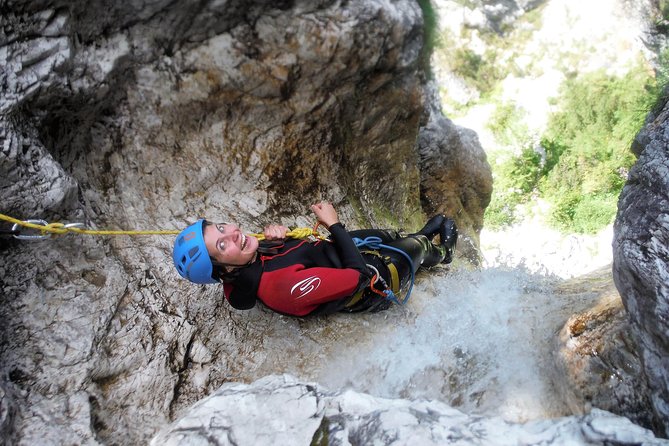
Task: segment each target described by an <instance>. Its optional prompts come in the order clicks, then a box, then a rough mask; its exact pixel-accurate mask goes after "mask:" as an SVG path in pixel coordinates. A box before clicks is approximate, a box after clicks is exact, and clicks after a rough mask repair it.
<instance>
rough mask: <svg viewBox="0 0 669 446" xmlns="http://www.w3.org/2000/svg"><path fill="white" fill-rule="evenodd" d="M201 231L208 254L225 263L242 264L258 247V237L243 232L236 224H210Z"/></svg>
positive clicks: (248, 259) (249, 258)
mask: <svg viewBox="0 0 669 446" xmlns="http://www.w3.org/2000/svg"><path fill="white" fill-rule="evenodd" d="M203 232H204V234H203V235H204V244H205V245H206V246H207V251H208V252H209V256H210V257H211V258H213V259H215V260H216V261H217V262H219V263H223V264H225V265H231V266H244V265H246V264H247V263H249V262H250V261H251V260H253V258H254V256H255V253H256V250H257V249H258V239H256V238H255V237H252V236H250V235H245V234H243V233H242V231H241V230H240V229H239V227H238V226H237V225H233V224H230V223H218V224H210V225H206V226H205V227H204V231H203Z"/></svg>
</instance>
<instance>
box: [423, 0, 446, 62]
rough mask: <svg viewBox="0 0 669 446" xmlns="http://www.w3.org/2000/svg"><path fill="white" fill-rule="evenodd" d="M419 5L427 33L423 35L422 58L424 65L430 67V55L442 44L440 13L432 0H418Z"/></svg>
mask: <svg viewBox="0 0 669 446" xmlns="http://www.w3.org/2000/svg"><path fill="white" fill-rule="evenodd" d="M418 5H419V6H420V9H421V10H422V11H423V21H424V27H423V29H424V30H425V31H424V32H425V34H424V37H423V50H422V56H421V57H422V59H423V62H424V66H425V67H426V68H428V69H429V68H430V56H431V55H432V52H433V51H434V49H435V48H437V47H439V46H440V42H441V37H440V35H439V14H438V13H437V11H435V9H434V5H432V2H431V0H418Z"/></svg>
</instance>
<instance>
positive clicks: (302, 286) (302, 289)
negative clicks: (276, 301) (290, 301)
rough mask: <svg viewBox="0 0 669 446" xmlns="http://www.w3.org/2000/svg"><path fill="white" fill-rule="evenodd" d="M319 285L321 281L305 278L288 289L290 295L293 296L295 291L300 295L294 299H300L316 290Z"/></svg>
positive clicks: (315, 278) (313, 277)
mask: <svg viewBox="0 0 669 446" xmlns="http://www.w3.org/2000/svg"><path fill="white" fill-rule="evenodd" d="M320 285H321V279H320V278H319V277H317V276H311V277H307V278H306V279H304V280H300V281H299V282H297V283H296V284H295V285H293V287H292V288H291V289H290V295H291V296H292V295H293V292H294V291H295V290H297V291H298V292H299V293H300V295H299V296H297V297H296V298H295V299H301V298H303V297H304V296H306V295H307V294H309V293H311V292H312V291H313V290H315V289H317V288H318V287H319V286H320Z"/></svg>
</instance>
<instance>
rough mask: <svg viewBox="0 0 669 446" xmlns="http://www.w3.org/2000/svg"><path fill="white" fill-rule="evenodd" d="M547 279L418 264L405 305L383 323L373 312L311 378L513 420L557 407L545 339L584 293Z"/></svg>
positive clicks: (556, 411) (549, 413)
mask: <svg viewBox="0 0 669 446" xmlns="http://www.w3.org/2000/svg"><path fill="white" fill-rule="evenodd" d="M553 285H554V279H552V278H550V277H548V276H542V275H538V274H534V273H530V272H529V271H527V270H523V269H506V268H501V267H500V268H488V269H484V270H482V271H470V272H458V273H441V274H440V273H437V274H425V275H423V276H422V277H421V278H420V280H419V281H418V283H417V284H416V286H415V288H414V293H413V296H412V298H411V301H410V304H409V305H408V306H407V307H406V308H404V309H400V308H396V309H394V310H391V311H390V314H388V315H386V316H385V318H386V319H387V320H388V323H386V324H383V323H381V321H380V320H378V319H377V320H376V322H377V323H375V324H374V325H375V327H376V328H375V330H366V332H365V339H364V340H360V341H359V342H357V343H342V344H340V345H338V346H336V347H335V348H333V349H332V350H331V351H330V352H329V353H328V354H327V357H326V358H324V363H323V366H322V367H321V369H320V372H319V373H318V376H317V378H316V379H317V381H319V382H320V383H322V384H324V385H326V386H328V387H330V388H333V389H335V388H336V389H341V388H346V387H351V388H353V389H355V390H358V391H362V392H367V393H370V394H372V395H376V396H382V397H392V398H394V397H402V398H411V399H415V398H425V399H437V400H440V401H443V402H446V403H448V404H450V405H451V406H453V407H457V408H459V409H461V410H464V411H466V412H470V413H480V414H484V415H489V416H493V415H498V416H502V417H503V418H505V419H507V420H509V421H515V422H522V421H527V420H531V419H537V418H548V417H555V416H561V415H566V414H568V413H569V412H568V410H567V409H566V408H565V407H564V406H563V405H562V403H561V400H560V397H559V395H557V394H556V391H555V390H554V389H553V387H552V385H551V379H550V376H551V374H552V370H553V367H552V362H551V361H552V360H551V353H550V352H551V346H550V344H551V342H552V339H553V337H554V335H555V333H556V331H557V330H558V329H559V328H560V327H561V326H562V324H563V323H564V322H565V321H566V319H567V318H568V317H569V315H570V314H573V312H575V311H579V309H578V308H575V307H582V308H581V309H583V308H586V307H587V306H588V305H590V302H584V301H582V300H581V301H580V302H575V301H574V299H573V298H570V297H569V296H559V295H555V294H554V291H553ZM376 317H377V318H380V317H381V316H376ZM372 321H374V319H372V320H370V322H372Z"/></svg>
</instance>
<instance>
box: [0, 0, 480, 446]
mask: <svg viewBox="0 0 669 446" xmlns="http://www.w3.org/2000/svg"><path fill="white" fill-rule="evenodd" d="M0 10H1V11H2V14H1V17H2V19H1V20H2V31H1V34H0V59H1V60H2V65H3V68H4V69H3V70H2V71H1V72H0V85H1V86H2V95H1V96H0V112H1V114H0V138H2V152H1V154H0V196H1V197H2V200H0V203H1V204H0V212H2V213H4V214H10V215H12V216H14V217H17V218H20V219H27V218H44V219H47V220H49V221H53V220H62V221H65V222H68V221H79V222H85V223H86V224H88V225H89V226H92V227H101V228H111V229H114V228H127V229H153V228H170V229H171V228H180V227H183V226H184V225H185V224H186V223H188V222H191V221H193V220H194V219H196V218H197V217H199V216H204V215H206V216H208V217H210V218H212V219H220V220H234V221H236V222H238V223H240V224H241V225H243V226H244V227H245V228H247V229H248V230H250V231H255V230H257V229H258V228H260V227H261V226H262V225H264V224H266V223H268V222H272V221H274V222H276V221H279V222H282V223H284V224H287V225H290V226H295V225H298V226H303V225H310V224H311V223H312V222H311V221H310V220H309V219H307V218H306V217H303V215H304V214H305V212H306V210H307V209H308V207H307V206H308V204H310V203H311V202H312V201H314V200H318V199H330V200H332V201H334V202H335V204H336V205H337V206H338V207H339V209H340V211H341V214H342V217H343V219H344V220H345V221H347V223H349V227H355V226H362V225H377V226H393V227H403V228H405V229H408V230H411V229H415V228H416V227H417V225H418V224H419V222H420V221H421V220H422V219H423V217H424V214H423V211H422V209H424V211H425V212H430V213H431V212H435V211H441V212H445V213H448V214H452V215H455V216H456V219H457V220H458V223H459V224H460V226H461V228H462V232H463V233H464V235H465V237H464V239H465V240H467V241H469V242H470V243H464V244H463V245H462V246H463V249H461V251H460V252H463V253H465V255H466V256H468V258H469V259H470V260H472V261H474V262H475V261H476V248H477V244H478V242H477V237H478V231H479V230H480V228H481V224H482V218H481V215H482V212H483V209H484V208H485V206H486V205H487V202H488V200H489V196H490V192H491V176H490V171H489V168H488V166H487V163H486V161H485V155H484V154H483V152H482V150H481V147H480V145H479V143H478V140H477V138H476V137H475V135H474V134H472V133H471V132H467V131H466V130H464V129H459V128H457V127H456V126H454V125H452V123H450V122H449V121H448V120H446V118H444V117H443V116H441V113H440V112H439V111H438V107H435V105H434V104H431V102H430V101H432V100H433V96H432V95H430V94H429V93H428V92H429V91H430V89H429V87H428V83H427V76H426V74H425V67H424V66H423V63H422V61H423V60H425V58H424V57H422V56H423V55H422V51H423V18H422V12H421V9H420V7H419V6H418V4H417V3H414V2H412V1H409V0H404V1H400V2H393V3H388V2H385V1H380V0H379V1H377V0H367V1H364V2H338V1H330V0H327V1H317V2H313V1H296V2H275V1H272V2H270V1H263V0H257V1H252V2H249V1H223V2H216V1H205V2H201V1H197V2H196V1H185V2H177V3H175V2H171V1H167V0H162V1H161V0H159V1H152V2H143V1H131V2H123V3H119V4H114V3H109V2H102V1H94V2H65V1H55V2H54V1H39V0H36V1H31V2H18V1H5V2H3V3H2V6H0ZM421 202H422V203H423V204H424V207H423V208H421ZM0 243H1V244H0V249H1V250H2V258H3V261H2V263H1V264H0V271H1V276H2V281H1V282H0V283H1V286H2V293H1V297H0V317H1V318H2V320H3V325H2V328H1V329H0V333H1V336H2V348H1V350H0V358H1V360H0V364H1V365H0V369H1V371H2V373H1V376H2V378H0V433H1V435H0V436H1V437H2V438H3V441H4V442H7V443H18V444H36V443H40V442H44V441H45V439H48V440H46V441H51V442H53V443H54V444H63V443H73V444H96V443H97V442H99V443H105V444H106V443H109V444H116V443H124V444H137V443H141V442H142V441H144V440H146V439H147V438H148V437H149V436H150V435H152V434H153V433H154V432H155V431H156V430H157V429H158V428H159V427H160V426H162V425H164V424H166V423H167V422H169V421H170V420H172V419H173V417H174V416H175V415H176V414H177V413H179V411H180V410H181V409H182V408H184V407H186V406H188V405H190V404H191V403H193V402H195V401H196V400H198V399H199V398H201V397H203V396H205V395H207V394H208V393H210V392H211V391H213V390H214V389H216V388H218V386H219V385H220V384H221V383H223V382H225V381H228V380H233V379H235V380H237V379H241V380H244V379H248V377H249V376H253V373H256V372H257V370H258V369H262V367H260V366H258V365H257V364H261V363H262V361H263V359H264V357H265V356H266V353H265V352H264V351H263V348H262V342H263V341H262V339H263V336H265V335H267V329H268V327H271V326H272V324H276V323H278V322H277V321H278V320H279V319H280V318H277V317H276V316H274V315H271V314H267V313H264V312H263V311H262V310H254V311H252V312H250V314H248V313H244V314H240V313H236V312H233V311H230V309H229V307H227V306H226V304H225V303H224V302H222V296H221V293H220V291H219V290H216V289H215V287H214V288H208V289H205V288H202V287H193V286H190V285H188V284H185V283H184V282H183V281H181V280H179V279H178V276H177V275H176V273H175V272H174V271H173V267H172V265H171V260H170V251H171V237H136V238H127V237H119V238H100V237H83V236H78V237H75V236H63V237H60V238H57V239H52V240H48V241H41V242H33V243H28V242H21V241H16V240H13V239H7V238H3V239H2V240H1V241H0ZM284 323H286V324H288V325H289V326H290V327H292V328H293V329H294V330H295V332H294V333H292V334H291V335H292V336H301V335H302V334H304V333H305V332H313V331H314V328H318V327H319V324H320V322H319V321H318V320H316V321H311V322H304V323H302V322H296V321H288V322H285V321H284ZM316 336H318V335H316ZM322 336H323V337H326V334H323V335H322ZM288 341H290V338H289V339H288Z"/></svg>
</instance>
